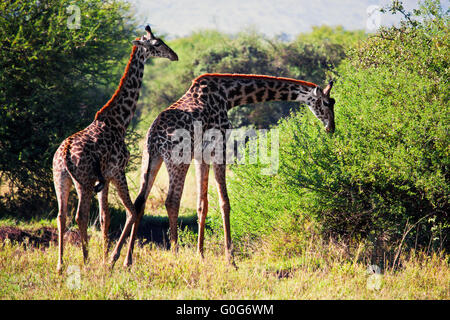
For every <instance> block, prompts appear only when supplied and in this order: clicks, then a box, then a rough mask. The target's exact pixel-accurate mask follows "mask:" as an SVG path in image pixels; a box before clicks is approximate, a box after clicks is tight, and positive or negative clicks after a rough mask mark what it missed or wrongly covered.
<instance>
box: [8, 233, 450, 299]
mask: <svg viewBox="0 0 450 320" xmlns="http://www.w3.org/2000/svg"><path fill="white" fill-rule="evenodd" d="M90 234H91V235H92V236H91V239H90V262H89V263H88V264H86V265H83V263H82V253H81V248H80V247H79V246H77V245H74V244H68V245H67V246H66V250H65V266H66V269H65V270H64V272H63V273H62V274H58V273H57V272H56V261H57V246H56V244H51V245H50V246H49V247H48V248H37V249H36V248H30V246H28V248H25V247H26V244H21V245H20V244H14V243H11V242H9V241H6V242H4V243H3V245H2V247H1V250H0V283H1V286H0V299H449V298H450V287H449V284H450V270H449V269H450V268H449V264H448V257H444V256H438V255H432V256H428V257H427V256H424V255H421V254H412V255H409V257H402V259H401V260H400V262H401V263H400V265H401V267H400V268H399V269H397V270H395V271H393V270H390V269H387V270H384V272H383V273H382V274H380V275H374V274H373V273H370V272H368V264H367V263H366V262H365V261H364V259H362V260H361V259H358V258H357V257H356V258H354V259H353V260H352V259H349V257H348V256H347V255H345V254H343V253H342V251H341V250H339V249H338V248H336V247H333V246H322V247H320V248H319V247H317V246H316V245H312V244H311V248H308V250H304V252H303V253H302V254H301V255H297V256H291V257H280V256H274V255H273V253H272V252H271V251H270V250H268V249H267V246H265V245H264V243H262V244H261V245H258V246H253V247H252V248H250V247H249V248H248V249H247V252H246V254H245V255H243V254H238V255H237V256H236V263H237V265H238V267H239V268H238V269H237V270H235V269H234V268H233V267H232V266H230V265H229V264H228V263H227V262H226V261H225V259H224V258H223V256H222V249H221V248H222V245H221V242H220V241H219V239H216V238H214V237H209V238H208V239H207V243H206V244H205V246H206V248H207V252H206V256H205V259H204V260H202V259H200V258H199V257H198V256H197V254H196V252H195V248H194V246H192V245H186V246H182V247H180V249H179V251H178V253H173V252H171V251H170V250H166V249H163V248H161V247H158V246H156V245H154V244H147V245H144V246H138V247H137V248H136V250H135V253H134V265H133V266H132V267H131V268H124V267H122V266H121V262H122V259H123V256H124V252H122V257H121V259H120V260H119V262H118V264H117V265H116V267H115V268H114V269H113V270H112V271H110V270H109V269H108V268H106V267H105V266H104V265H103V264H102V263H101V261H102V258H101V257H102V254H101V252H102V246H101V236H100V233H99V232H98V231H96V230H94V229H93V228H91V230H90Z"/></svg>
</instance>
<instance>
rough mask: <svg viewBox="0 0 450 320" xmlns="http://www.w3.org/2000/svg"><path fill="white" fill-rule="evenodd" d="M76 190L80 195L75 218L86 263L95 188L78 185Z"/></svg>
mask: <svg viewBox="0 0 450 320" xmlns="http://www.w3.org/2000/svg"><path fill="white" fill-rule="evenodd" d="M76 189H77V193H78V208H77V214H76V216H75V221H76V222H77V224H78V229H79V230H80V237H81V247H82V249H83V260H84V263H86V262H87V261H88V258H89V254H88V234H87V228H88V222H89V210H90V208H91V198H92V191H93V186H89V187H85V186H81V185H80V184H78V183H76Z"/></svg>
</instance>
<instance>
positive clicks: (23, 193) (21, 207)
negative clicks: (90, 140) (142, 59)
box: [0, 0, 136, 216]
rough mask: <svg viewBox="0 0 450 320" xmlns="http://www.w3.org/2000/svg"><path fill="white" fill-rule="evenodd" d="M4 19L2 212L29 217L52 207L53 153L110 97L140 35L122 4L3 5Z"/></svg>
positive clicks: (87, 0) (0, 30)
mask: <svg viewBox="0 0 450 320" xmlns="http://www.w3.org/2000/svg"><path fill="white" fill-rule="evenodd" d="M0 12H1V14H0V39H1V40H0V46H1V50H0V66H1V73H0V175H1V176H0V179H1V180H0V181H1V182H2V186H3V188H2V189H4V188H5V187H4V185H5V184H8V188H7V189H8V190H7V191H6V192H5V194H3V195H1V197H0V200H1V202H0V205H1V207H0V209H1V210H5V209H7V210H8V211H9V212H10V213H14V214H15V215H17V216H31V215H33V214H35V213H37V212H39V213H42V211H43V209H44V210H45V208H48V207H52V206H53V205H54V204H55V202H54V201H53V200H54V191H53V182H52V175H51V165H52V158H53V154H54V151H55V150H56V148H57V146H58V145H59V143H61V141H62V140H63V139H64V138H65V137H67V136H68V135H70V134H72V133H73V132H75V131H78V130H80V129H81V128H82V127H84V126H85V125H87V124H88V123H89V122H90V121H92V119H93V116H94V113H95V111H96V110H97V109H99V108H100V107H101V106H102V104H104V103H105V102H106V101H107V99H108V97H109V96H110V95H111V94H112V92H113V90H114V88H115V87H116V86H117V83H118V79H119V77H120V75H121V73H122V72H123V68H118V67H117V61H120V60H121V59H123V58H124V57H125V56H127V55H129V52H130V48H131V45H130V43H131V40H132V39H133V37H135V36H136V28H135V25H134V24H133V22H132V19H131V17H130V13H129V12H128V5H127V4H126V3H125V2H122V1H120V0H112V1H101V0H84V1H77V2H73V1H69V0H60V1H50V0H41V1H35V0H15V1H2V2H1V3H0ZM130 21H131V22H130Z"/></svg>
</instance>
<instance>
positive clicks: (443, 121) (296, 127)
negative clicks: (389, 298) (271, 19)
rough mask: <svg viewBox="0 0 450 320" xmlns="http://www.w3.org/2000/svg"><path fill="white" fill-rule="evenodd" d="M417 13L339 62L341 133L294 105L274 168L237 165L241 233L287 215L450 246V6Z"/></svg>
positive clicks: (341, 230)
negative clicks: (268, 171)
mask: <svg viewBox="0 0 450 320" xmlns="http://www.w3.org/2000/svg"><path fill="white" fill-rule="evenodd" d="M395 5H398V4H395ZM430 8H435V9H434V11H433V10H431V9H430ZM436 8H437V9H436ZM394 9H395V8H394ZM397 10H398V8H397ZM425 13H426V14H425ZM415 14H416V15H418V14H420V15H421V18H423V19H422V20H421V21H420V22H419V20H413V16H409V18H410V20H411V21H414V23H411V22H410V21H409V22H408V23H406V22H405V23H403V24H402V25H401V26H400V27H393V28H390V29H384V30H381V31H380V32H379V33H378V34H376V35H374V36H372V37H370V38H369V39H367V40H366V41H363V42H362V43H360V45H359V46H358V48H357V49H355V50H353V51H352V52H351V53H350V58H349V59H348V60H346V61H345V62H343V63H342V64H341V66H340V67H338V69H337V74H339V78H338V81H337V82H336V85H335V87H334V88H333V91H332V96H333V97H334V98H335V99H336V106H335V112H336V132H335V134H334V135H332V136H330V135H327V134H326V133H325V132H324V130H323V128H322V127H321V125H320V124H319V122H318V121H317V120H316V119H315V118H314V116H313V115H312V114H311V113H310V112H297V113H295V114H293V115H292V117H291V118H290V119H287V120H283V121H281V123H280V124H279V126H278V129H279V130H280V152H279V158H280V169H279V171H278V173H277V174H276V175H275V176H272V177H270V176H263V175H261V174H260V171H259V168H260V166H261V164H257V165H246V166H236V167H234V168H233V170H232V171H233V172H232V174H231V175H230V179H229V182H228V185H229V189H230V196H231V208H232V213H231V224H232V226H231V230H232V232H233V236H234V238H235V239H241V240H242V239H245V238H248V237H258V236H261V235H264V234H268V233H270V232H273V231H274V230H277V229H279V228H278V226H279V225H281V224H283V221H288V220H290V221H294V222H291V223H295V224H298V225H299V226H300V230H301V229H302V228H301V226H302V225H308V224H310V223H311V222H313V224H314V225H315V227H316V228H318V229H319V230H320V231H321V232H322V234H324V235H333V236H344V237H346V238H361V237H364V238H369V239H373V240H375V239H378V240H382V241H385V242H389V243H398V242H397V241H399V240H400V239H402V237H403V236H406V233H405V230H409V231H410V232H409V234H408V237H406V239H405V241H406V243H407V244H409V245H410V246H428V247H429V246H431V245H434V246H435V247H440V248H442V247H447V248H448V239H446V232H448V228H449V227H450V225H449V216H448V212H450V210H449V209H450V208H449V202H448V200H449V199H448V196H449V194H450V190H449V189H450V188H449V173H448V166H449V150H450V149H449V145H448V142H449V136H448V127H449V116H448V115H449V110H448V106H449V102H448V57H449V56H450V54H449V53H450V52H449V49H448V48H449V46H448V44H449V43H448V14H447V13H445V14H444V13H443V12H442V11H440V10H439V6H438V5H436V3H434V7H433V6H432V5H430V4H428V5H427V6H424V7H423V8H422V11H416V13H415ZM286 215H288V216H289V219H288V218H286V217H287V216H286ZM292 217H293V218H294V219H293V218H292ZM210 221H211V222H210V223H211V225H212V226H213V228H218V227H219V223H217V222H218V221H215V218H214V217H212V218H211V219H210ZM303 229H304V230H305V232H307V231H306V230H307V228H306V227H305V228H303Z"/></svg>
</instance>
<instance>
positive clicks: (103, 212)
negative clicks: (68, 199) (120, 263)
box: [98, 181, 111, 263]
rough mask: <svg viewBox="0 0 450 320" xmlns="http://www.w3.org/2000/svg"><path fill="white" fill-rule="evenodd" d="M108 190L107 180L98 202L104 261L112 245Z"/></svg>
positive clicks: (104, 261)
mask: <svg viewBox="0 0 450 320" xmlns="http://www.w3.org/2000/svg"><path fill="white" fill-rule="evenodd" d="M108 191H109V181H105V183H104V187H103V189H102V190H101V191H100V193H99V195H98V204H99V208H100V228H101V230H102V235H103V263H106V260H107V258H108V252H109V249H110V246H111V242H110V239H109V226H110V223H111V216H110V213H109V207H108Z"/></svg>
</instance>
